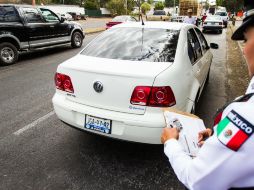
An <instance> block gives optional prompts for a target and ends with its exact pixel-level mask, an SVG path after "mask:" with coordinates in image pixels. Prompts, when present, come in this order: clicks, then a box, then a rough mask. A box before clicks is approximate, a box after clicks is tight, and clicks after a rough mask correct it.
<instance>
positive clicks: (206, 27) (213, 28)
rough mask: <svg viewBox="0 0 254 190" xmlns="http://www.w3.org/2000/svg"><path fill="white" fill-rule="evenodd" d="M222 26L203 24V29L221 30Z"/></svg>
mask: <svg viewBox="0 0 254 190" xmlns="http://www.w3.org/2000/svg"><path fill="white" fill-rule="evenodd" d="M222 29H223V27H222V26H203V30H222Z"/></svg>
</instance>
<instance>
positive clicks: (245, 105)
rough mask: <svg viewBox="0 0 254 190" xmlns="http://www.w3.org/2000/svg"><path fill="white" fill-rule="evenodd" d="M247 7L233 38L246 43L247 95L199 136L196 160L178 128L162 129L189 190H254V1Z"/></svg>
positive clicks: (173, 162) (225, 109)
mask: <svg viewBox="0 0 254 190" xmlns="http://www.w3.org/2000/svg"><path fill="white" fill-rule="evenodd" d="M244 6H245V8H246V12H245V17H244V19H243V22H242V25H241V26H240V27H239V28H238V29H237V30H236V31H235V32H234V34H233V35H232V37H231V39H232V40H245V46H244V50H243V52H244V55H245V57H246V62H247V65H248V70H249V75H250V77H252V80H251V81H250V84H249V87H248V89H247V91H246V93H245V95H243V96H242V97H239V98H237V99H236V100H234V101H233V102H231V103H230V104H228V105H225V106H224V107H223V108H222V109H220V111H219V112H218V114H217V115H216V117H215V126H214V128H213V129H206V130H205V131H203V132H201V133H199V137H198V138H199V144H200V146H201V145H202V147H201V148H200V150H199V152H198V153H197V156H196V157H194V158H191V157H190V156H189V155H188V154H187V153H186V152H184V150H183V148H182V146H181V144H180V142H179V141H178V138H179V130H178V129H177V128H168V127H166V128H164V129H163V133H162V136H161V141H162V143H163V144H164V153H165V154H166V155H167V157H168V159H169V162H170V164H171V166H172V168H173V170H174V172H175V173H176V175H177V177H178V179H179V180H180V181H181V182H182V183H183V184H184V185H185V186H186V187H187V188H188V189H190V190H228V189H230V190H232V189H239V190H244V189H245V190H247V189H249V190H253V189H254V54H253V52H254V1H253V0H244ZM206 139H207V140H206Z"/></svg>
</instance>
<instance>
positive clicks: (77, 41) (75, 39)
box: [71, 32, 83, 48]
mask: <svg viewBox="0 0 254 190" xmlns="http://www.w3.org/2000/svg"><path fill="white" fill-rule="evenodd" d="M82 44H83V37H82V35H81V34H80V32H74V33H73V34H72V37H71V46H72V47H73V48H79V47H81V46H82Z"/></svg>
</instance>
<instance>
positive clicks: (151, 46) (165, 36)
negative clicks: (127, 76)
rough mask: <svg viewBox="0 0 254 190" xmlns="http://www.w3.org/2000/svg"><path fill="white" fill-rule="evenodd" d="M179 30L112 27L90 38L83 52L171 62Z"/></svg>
mask: <svg viewBox="0 0 254 190" xmlns="http://www.w3.org/2000/svg"><path fill="white" fill-rule="evenodd" d="M178 37H179V30H168V29H150V28H125V27H124V28H112V29H110V30H107V31H105V32H104V33H103V34H101V35H100V36H98V37H97V38H96V39H95V40H93V41H92V42H91V43H90V44H89V45H88V46H87V47H86V48H85V49H84V50H83V52H82V54H83V55H87V56H92V57H101V58H108V59H122V60H130V61H148V62H173V61H174V59H175V53H176V48H177V42H178Z"/></svg>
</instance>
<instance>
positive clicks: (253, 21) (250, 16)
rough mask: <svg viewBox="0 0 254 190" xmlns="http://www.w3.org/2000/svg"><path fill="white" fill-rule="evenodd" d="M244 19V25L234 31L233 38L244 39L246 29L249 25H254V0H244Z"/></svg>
mask: <svg viewBox="0 0 254 190" xmlns="http://www.w3.org/2000/svg"><path fill="white" fill-rule="evenodd" d="M244 7H245V12H244V19H243V23H242V25H241V26H240V27H239V28H238V29H237V30H236V31H235V32H234V34H233V35H232V37H231V39H232V40H244V35H243V33H244V31H245V30H246V29H247V28H248V27H249V26H251V25H252V26H254V1H253V0H244Z"/></svg>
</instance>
